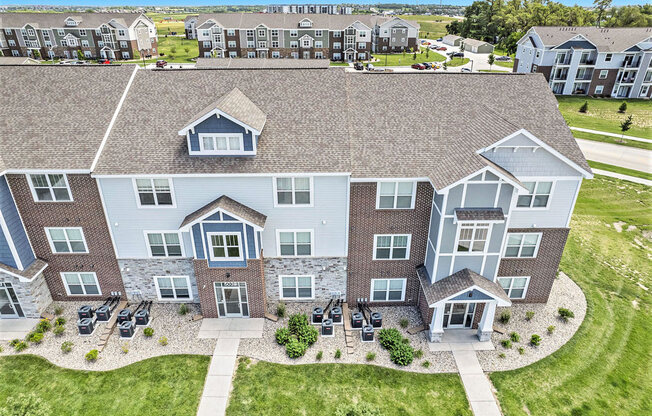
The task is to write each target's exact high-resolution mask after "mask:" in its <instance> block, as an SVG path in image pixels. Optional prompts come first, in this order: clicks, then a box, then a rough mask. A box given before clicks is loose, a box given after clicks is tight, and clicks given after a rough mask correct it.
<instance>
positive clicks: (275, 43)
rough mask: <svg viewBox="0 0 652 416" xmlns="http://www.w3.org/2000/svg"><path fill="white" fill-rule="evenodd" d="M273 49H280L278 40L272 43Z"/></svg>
mask: <svg viewBox="0 0 652 416" xmlns="http://www.w3.org/2000/svg"><path fill="white" fill-rule="evenodd" d="M272 48H278V41H277V40H273V41H272Z"/></svg>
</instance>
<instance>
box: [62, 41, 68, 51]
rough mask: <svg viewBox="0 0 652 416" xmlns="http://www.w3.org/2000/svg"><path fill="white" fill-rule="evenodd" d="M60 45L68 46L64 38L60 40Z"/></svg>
mask: <svg viewBox="0 0 652 416" xmlns="http://www.w3.org/2000/svg"><path fill="white" fill-rule="evenodd" d="M61 46H68V41H67V40H65V39H62V40H61ZM66 52H68V51H66Z"/></svg>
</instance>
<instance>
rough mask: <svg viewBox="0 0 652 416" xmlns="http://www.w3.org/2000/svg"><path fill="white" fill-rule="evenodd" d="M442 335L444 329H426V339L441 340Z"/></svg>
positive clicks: (431, 340)
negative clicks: (439, 330)
mask: <svg viewBox="0 0 652 416" xmlns="http://www.w3.org/2000/svg"><path fill="white" fill-rule="evenodd" d="M443 337H444V331H441V332H438V331H428V339H429V340H430V342H441V340H442V338H443Z"/></svg>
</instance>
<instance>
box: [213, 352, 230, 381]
mask: <svg viewBox="0 0 652 416" xmlns="http://www.w3.org/2000/svg"><path fill="white" fill-rule="evenodd" d="M234 368H235V357H229V356H225V355H217V356H213V359H212V360H211V366H210V367H209V368H208V375H209V376H229V377H231V375H232V374H233V369H234Z"/></svg>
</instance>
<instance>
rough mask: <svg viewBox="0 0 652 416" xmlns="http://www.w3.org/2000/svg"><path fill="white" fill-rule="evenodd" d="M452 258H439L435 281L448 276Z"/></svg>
mask: <svg viewBox="0 0 652 416" xmlns="http://www.w3.org/2000/svg"><path fill="white" fill-rule="evenodd" d="M452 261H453V258H452V257H451V256H439V262H438V263H437V272H436V274H435V281H438V280H441V279H443V278H444V277H448V276H450V274H451V273H450V268H451V262H452Z"/></svg>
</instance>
